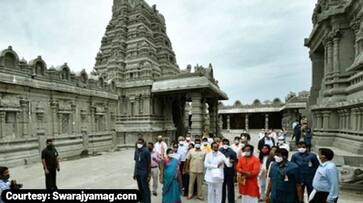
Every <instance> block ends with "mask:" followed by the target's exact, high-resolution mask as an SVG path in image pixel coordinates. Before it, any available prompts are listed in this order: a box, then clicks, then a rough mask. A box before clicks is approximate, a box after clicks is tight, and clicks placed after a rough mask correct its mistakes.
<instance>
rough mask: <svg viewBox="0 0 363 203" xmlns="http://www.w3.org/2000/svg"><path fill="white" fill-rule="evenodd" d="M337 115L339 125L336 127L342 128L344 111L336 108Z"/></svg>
mask: <svg viewBox="0 0 363 203" xmlns="http://www.w3.org/2000/svg"><path fill="white" fill-rule="evenodd" d="M338 117H339V127H338V129H343V128H344V127H343V126H344V111H342V110H338Z"/></svg>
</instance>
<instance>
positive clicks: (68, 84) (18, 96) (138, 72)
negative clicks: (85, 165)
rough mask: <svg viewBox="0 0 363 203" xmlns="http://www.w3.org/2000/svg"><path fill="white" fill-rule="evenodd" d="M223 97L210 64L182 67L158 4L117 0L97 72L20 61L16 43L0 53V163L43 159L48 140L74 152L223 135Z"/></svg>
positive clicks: (37, 60)
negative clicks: (187, 135) (188, 136)
mask: <svg viewBox="0 0 363 203" xmlns="http://www.w3.org/2000/svg"><path fill="white" fill-rule="evenodd" d="M225 99H228V98H227V95H226V94H225V93H224V92H223V91H222V90H221V89H220V88H219V86H218V81H217V80H215V78H214V76H213V67H212V65H209V66H208V67H203V66H199V65H197V66H195V67H194V71H192V67H191V66H188V67H187V68H186V69H185V70H180V68H179V67H178V65H177V63H176V58H175V53H174V51H173V49H172V43H171V42H170V39H169V38H168V36H167V34H166V25H165V19H164V17H163V15H161V14H160V13H159V11H158V10H157V9H156V6H152V7H150V6H149V5H148V4H147V3H146V2H145V1H144V0H114V2H113V8H112V19H111V20H110V22H109V24H108V26H107V28H106V32H105V35H104V37H103V38H102V45H101V48H100V50H99V52H98V53H97V56H96V64H95V67H94V71H93V72H92V73H91V74H87V73H86V72H85V71H81V72H80V73H74V72H72V71H71V69H70V67H68V65H67V64H64V65H61V66H59V67H48V66H47V63H46V62H45V61H44V60H43V59H42V57H40V56H39V57H37V58H35V59H34V60H31V61H29V62H28V61H26V60H25V59H21V60H20V59H19V57H18V54H17V53H16V52H15V51H14V50H13V48H12V47H8V48H7V49H5V50H3V51H2V52H1V53H0V162H1V163H2V164H4V165H8V166H11V165H19V164H26V163H28V162H32V161H39V159H40V158H39V152H40V150H41V149H42V148H43V147H44V145H45V139H46V138H48V137H53V138H55V140H56V143H57V148H58V151H59V153H60V155H62V156H63V157H70V156H76V155H79V154H81V153H87V152H91V153H92V152H98V151H102V150H106V149H112V148H115V147H117V146H118V145H125V144H129V145H134V143H135V141H136V140H137V138H138V136H141V135H142V136H144V138H145V139H146V140H147V141H152V140H153V139H155V138H156V136H157V135H160V134H161V135H164V136H166V137H167V139H169V140H173V139H175V136H178V135H185V133H187V132H190V133H191V134H192V135H193V136H200V135H202V133H203V132H205V131H206V130H207V131H209V132H211V133H214V134H218V131H219V130H220V129H219V128H218V126H219V125H218V119H217V118H218V117H217V112H218V101H219V100H225Z"/></svg>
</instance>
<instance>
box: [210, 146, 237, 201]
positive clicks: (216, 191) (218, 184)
mask: <svg viewBox="0 0 363 203" xmlns="http://www.w3.org/2000/svg"><path fill="white" fill-rule="evenodd" d="M212 149H213V151H212V152H210V153H208V154H207V156H206V158H205V161H204V166H205V168H206V173H205V176H204V179H205V181H206V183H207V185H208V203H221V202H222V186H223V181H224V174H223V169H224V164H226V165H227V166H231V163H230V161H229V160H228V159H227V158H226V157H225V156H224V155H223V153H222V152H220V151H219V146H218V144H217V143H216V142H213V143H212Z"/></svg>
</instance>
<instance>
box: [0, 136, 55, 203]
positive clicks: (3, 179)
mask: <svg viewBox="0 0 363 203" xmlns="http://www.w3.org/2000/svg"><path fill="white" fill-rule="evenodd" d="M41 160H42V166H43V170H44V175H45V188H46V189H47V190H56V189H58V188H57V183H56V176H57V172H59V171H60V164H59V158H58V151H57V149H56V148H55V146H54V143H53V139H47V140H46V147H45V148H44V149H43V150H42V154H41ZM21 187H22V184H17V182H16V180H10V170H9V168H8V167H6V166H0V196H1V194H2V192H3V191H4V190H8V189H12V190H17V189H20V188H21ZM0 203H3V201H2V200H1V198H0Z"/></svg>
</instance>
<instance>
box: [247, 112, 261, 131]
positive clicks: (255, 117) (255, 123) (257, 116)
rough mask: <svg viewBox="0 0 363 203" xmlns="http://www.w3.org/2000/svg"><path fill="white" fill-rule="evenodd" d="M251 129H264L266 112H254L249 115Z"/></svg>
mask: <svg viewBox="0 0 363 203" xmlns="http://www.w3.org/2000/svg"><path fill="white" fill-rule="evenodd" d="M248 118H249V126H248V127H249V129H262V128H265V114H264V113H252V114H250V115H249V117H248Z"/></svg>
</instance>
